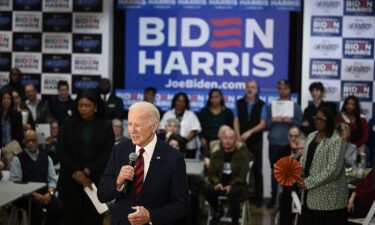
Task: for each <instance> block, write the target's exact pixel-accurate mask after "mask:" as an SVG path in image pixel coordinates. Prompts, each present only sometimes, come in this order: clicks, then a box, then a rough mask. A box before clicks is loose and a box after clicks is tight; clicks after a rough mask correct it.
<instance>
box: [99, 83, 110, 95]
mask: <svg viewBox="0 0 375 225" xmlns="http://www.w3.org/2000/svg"><path fill="white" fill-rule="evenodd" d="M99 89H100V93H102V94H108V93H109V92H110V91H111V84H110V83H109V81H108V80H100V83H99Z"/></svg>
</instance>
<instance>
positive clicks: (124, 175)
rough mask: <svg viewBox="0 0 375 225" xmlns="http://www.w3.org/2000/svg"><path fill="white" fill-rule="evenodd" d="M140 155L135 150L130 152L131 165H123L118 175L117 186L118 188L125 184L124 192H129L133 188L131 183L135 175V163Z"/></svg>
mask: <svg viewBox="0 0 375 225" xmlns="http://www.w3.org/2000/svg"><path fill="white" fill-rule="evenodd" d="M137 158H138V155H137V154H136V153H134V152H132V153H130V154H129V165H126V166H123V167H121V170H120V173H119V175H118V176H117V180H116V186H117V188H118V189H120V188H121V187H122V185H124V188H123V190H122V192H123V193H124V194H128V193H129V191H130V189H131V183H132V181H133V177H134V168H133V167H134V164H135V162H136V161H137Z"/></svg>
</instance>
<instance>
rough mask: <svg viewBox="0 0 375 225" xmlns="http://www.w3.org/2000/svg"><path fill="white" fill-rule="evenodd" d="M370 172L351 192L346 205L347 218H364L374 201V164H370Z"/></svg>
mask: <svg viewBox="0 0 375 225" xmlns="http://www.w3.org/2000/svg"><path fill="white" fill-rule="evenodd" d="M372 165H373V166H372V169H371V171H370V172H369V173H368V174H367V176H366V177H365V178H364V179H363V180H362V181H361V182H360V183H359V184H358V185H357V187H356V188H355V189H354V191H353V192H352V195H351V196H350V199H349V203H348V207H347V209H348V213H349V217H355V218H359V217H365V216H366V215H367V213H368V211H369V210H370V208H371V205H372V203H373V202H374V201H375V174H374V167H375V163H373V164H372Z"/></svg>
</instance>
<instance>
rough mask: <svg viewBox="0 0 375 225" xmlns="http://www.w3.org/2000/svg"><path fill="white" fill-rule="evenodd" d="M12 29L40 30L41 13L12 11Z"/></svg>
mask: <svg viewBox="0 0 375 225" xmlns="http://www.w3.org/2000/svg"><path fill="white" fill-rule="evenodd" d="M13 31H22V32H42V13H40V12H28V11H24V12H13Z"/></svg>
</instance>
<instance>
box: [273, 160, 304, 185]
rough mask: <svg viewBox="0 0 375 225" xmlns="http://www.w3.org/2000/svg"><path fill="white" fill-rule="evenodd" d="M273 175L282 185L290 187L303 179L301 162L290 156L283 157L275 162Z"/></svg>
mask: <svg viewBox="0 0 375 225" xmlns="http://www.w3.org/2000/svg"><path fill="white" fill-rule="evenodd" d="M273 175H274V176H275V179H276V181H277V182H279V183H280V184H281V185H283V186H287V187H290V186H292V185H293V184H294V183H295V182H297V181H298V180H300V179H301V176H302V168H301V164H300V163H299V162H298V161H297V160H296V159H294V158H292V157H290V156H286V157H283V158H281V159H279V160H278V161H277V162H276V163H275V164H274V168H273Z"/></svg>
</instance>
